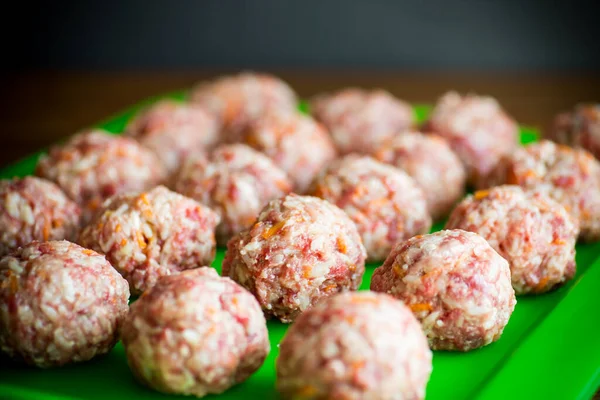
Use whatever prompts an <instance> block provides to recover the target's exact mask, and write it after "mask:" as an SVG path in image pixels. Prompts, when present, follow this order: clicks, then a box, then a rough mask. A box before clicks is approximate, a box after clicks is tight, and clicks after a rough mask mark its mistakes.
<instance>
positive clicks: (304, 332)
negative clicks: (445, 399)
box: [276, 292, 432, 400]
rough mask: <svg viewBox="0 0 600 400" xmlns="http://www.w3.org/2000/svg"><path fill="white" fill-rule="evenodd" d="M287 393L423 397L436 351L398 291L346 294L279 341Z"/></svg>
mask: <svg viewBox="0 0 600 400" xmlns="http://www.w3.org/2000/svg"><path fill="white" fill-rule="evenodd" d="M279 349H280V353H279V357H278V358H277V367H276V369H277V389H278V391H279V392H280V393H281V395H282V397H283V398H286V399H348V400H351V399H356V400H359V399H382V400H392V399H423V398H424V397H425V388H426V386H427V382H428V380H429V375H430V374H431V358H432V356H431V351H430V350H429V348H428V347H427V339H426V337H425V335H424V334H423V331H422V330H421V327H420V326H419V323H418V321H417V320H416V319H415V317H414V316H413V315H412V313H411V312H410V310H409V309H408V308H407V307H406V306H405V305H404V304H402V302H400V301H397V300H395V299H394V298H392V297H391V296H387V295H385V294H381V293H374V292H353V293H342V294H339V295H335V296H332V297H330V298H328V299H326V300H324V301H322V302H321V303H319V304H318V305H316V306H315V307H313V308H312V309H310V310H308V311H306V312H305V313H303V314H302V315H301V316H300V317H299V318H298V319H297V320H296V322H295V323H294V324H293V325H292V326H291V327H290V329H289V330H288V332H287V334H286V336H285V337H284V339H283V341H282V342H281V345H280V347H279Z"/></svg>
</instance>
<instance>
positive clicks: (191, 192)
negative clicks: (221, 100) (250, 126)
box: [175, 144, 292, 246]
mask: <svg viewBox="0 0 600 400" xmlns="http://www.w3.org/2000/svg"><path fill="white" fill-rule="evenodd" d="M175 190H176V191H177V192H179V193H181V194H183V195H185V196H189V197H191V198H193V199H196V200H198V201H199V202H201V203H202V204H205V205H207V206H209V207H210V208H211V209H213V210H214V211H216V212H217V213H218V214H219V216H220V217H221V222H220V223H219V225H218V226H217V243H218V244H219V245H222V246H225V245H226V244H227V241H228V240H229V239H230V238H231V237H232V236H233V235H235V234H236V233H238V232H240V231H242V230H244V229H246V228H248V227H250V226H251V225H252V224H253V223H254V221H255V220H256V218H257V217H258V214H259V213H260V211H261V210H262V209H263V207H264V206H266V205H267V203H268V202H269V201H271V200H273V199H276V198H279V197H282V196H285V195H286V194H287V193H289V192H291V191H292V183H291V182H290V180H289V179H288V177H287V175H286V174H285V172H283V171H282V170H281V169H279V167H277V166H276V165H275V164H274V163H273V161H271V159H269V158H268V157H267V156H265V155H264V154H262V153H259V152H258V151H256V150H253V149H252V148H250V147H248V146H245V145H243V144H232V145H223V146H221V147H219V148H217V149H216V150H215V151H214V152H213V153H212V154H211V158H210V160H207V159H206V158H205V157H203V156H201V157H196V158H195V157H192V158H190V159H188V160H187V161H186V162H185V163H184V165H183V167H182V168H181V170H180V171H179V173H178V176H177V178H176V179H175Z"/></svg>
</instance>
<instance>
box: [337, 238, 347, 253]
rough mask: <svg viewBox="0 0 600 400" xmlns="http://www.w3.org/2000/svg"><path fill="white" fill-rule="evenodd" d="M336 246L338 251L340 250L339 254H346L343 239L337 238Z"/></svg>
mask: <svg viewBox="0 0 600 400" xmlns="http://www.w3.org/2000/svg"><path fill="white" fill-rule="evenodd" d="M337 246H338V249H339V250H340V252H342V253H343V254H346V251H347V250H348V246H346V242H344V238H342V237H341V236H338V237H337Z"/></svg>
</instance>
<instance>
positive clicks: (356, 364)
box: [351, 360, 365, 369]
mask: <svg viewBox="0 0 600 400" xmlns="http://www.w3.org/2000/svg"><path fill="white" fill-rule="evenodd" d="M364 366H365V361H364V360H361V361H354V362H353V363H352V364H351V367H352V369H361V368H362V367H364Z"/></svg>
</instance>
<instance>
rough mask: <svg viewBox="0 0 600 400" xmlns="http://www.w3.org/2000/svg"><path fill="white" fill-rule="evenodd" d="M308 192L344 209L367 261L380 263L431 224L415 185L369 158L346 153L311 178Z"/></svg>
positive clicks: (424, 201)
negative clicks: (362, 247) (363, 246)
mask: <svg viewBox="0 0 600 400" xmlns="http://www.w3.org/2000/svg"><path fill="white" fill-rule="evenodd" d="M311 193H312V194H314V195H315V196H317V197H320V198H322V199H325V200H327V201H329V202H331V203H333V204H335V205H337V206H338V207H340V208H341V209H342V210H344V211H345V212H346V214H348V215H349V216H350V218H351V219H352V221H354V223H355V224H356V226H357V228H358V232H359V233H360V236H361V238H362V241H363V244H364V245H365V248H366V249H367V256H368V261H381V260H384V259H385V257H387V255H388V254H389V252H390V250H391V249H392V247H393V246H394V245H395V244H396V243H397V242H398V241H402V240H405V239H408V238H409V237H411V236H414V235H416V234H420V233H427V232H429V229H430V228H431V217H430V216H429V213H428V211H427V202H426V200H425V195H424V194H423V191H422V190H421V188H419V187H418V186H417V183H416V182H415V181H414V180H413V179H412V178H411V177H410V176H408V175H407V174H406V173H405V172H404V171H401V170H399V169H397V168H394V167H392V166H389V165H386V164H383V163H380V162H378V161H376V160H375V159H373V158H371V157H367V156H358V155H354V154H351V155H348V156H346V157H344V158H342V159H340V160H338V161H337V162H335V163H333V164H332V165H331V166H330V167H329V168H328V169H327V170H325V171H324V172H323V173H322V174H321V175H320V176H319V177H317V179H316V180H315V182H314V185H313V187H312V189H311Z"/></svg>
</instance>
